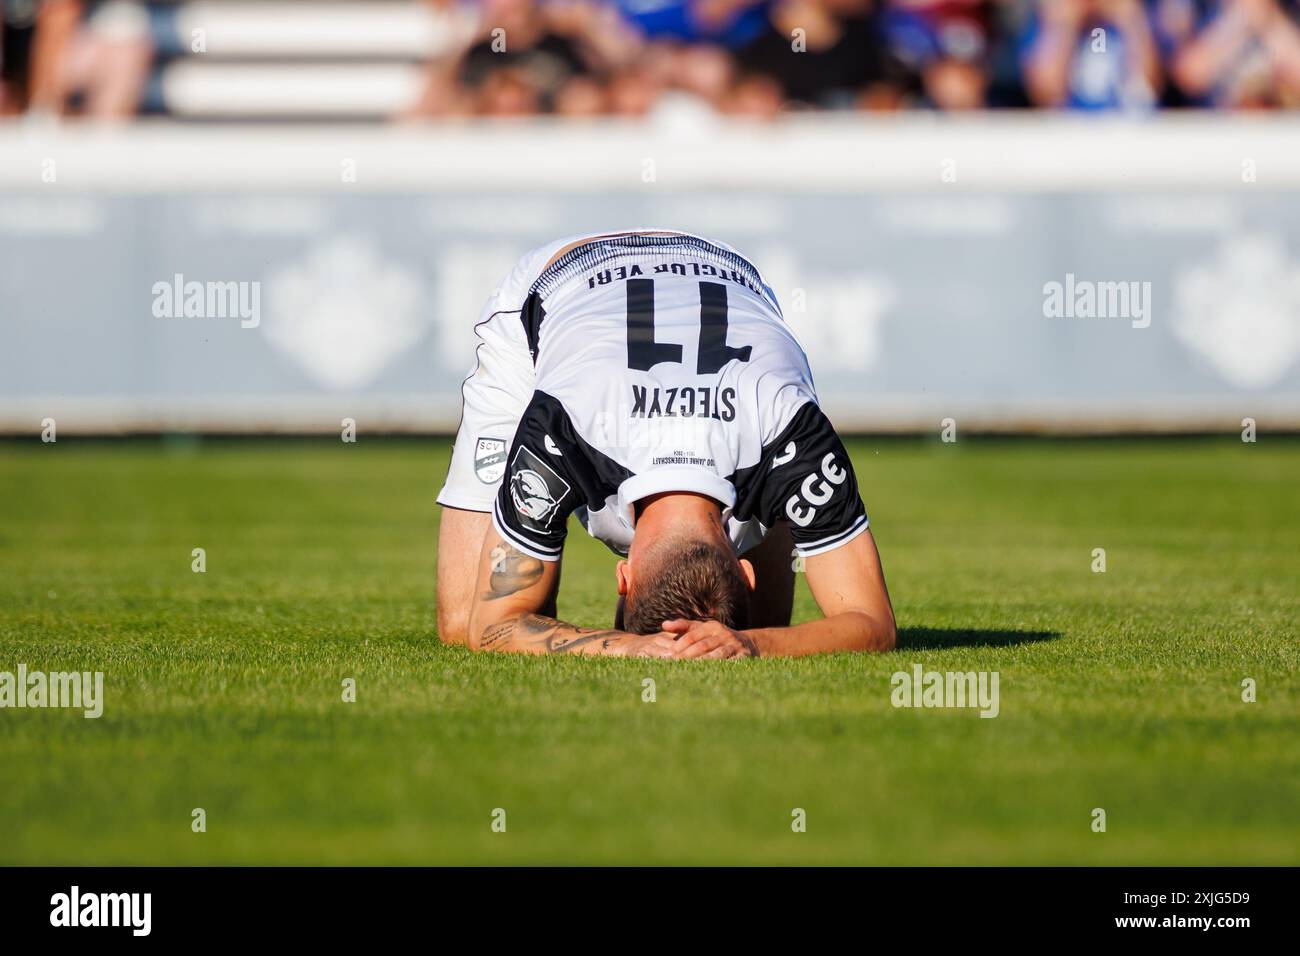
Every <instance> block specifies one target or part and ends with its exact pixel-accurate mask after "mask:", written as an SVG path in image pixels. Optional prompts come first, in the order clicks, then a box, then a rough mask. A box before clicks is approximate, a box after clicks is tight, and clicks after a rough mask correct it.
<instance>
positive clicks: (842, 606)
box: [664, 531, 896, 660]
mask: <svg viewBox="0 0 1300 956" xmlns="http://www.w3.org/2000/svg"><path fill="white" fill-rule="evenodd" d="M805 571H806V572H807V576H808V587H809V588H810V589H811V590H812V593H813V597H814V598H815V599H816V601H817V605H818V607H820V608H821V610H822V613H823V614H824V615H825V617H823V618H822V619H821V620H818V621H808V622H807V623H804V624H794V625H791V626H789V627H763V628H751V629H749V630H745V631H732V630H730V629H729V628H727V627H724V626H723V625H722V624H719V623H718V622H717V621H667V622H665V626H664V629H665V630H666V631H668V632H670V633H673V634H676V635H678V640H677V642H676V644H675V645H674V652H673V656H674V657H676V658H678V659H680V660H692V659H696V658H726V657H801V656H803V655H805V654H826V653H830V652H833V651H891V650H893V649H894V643H895V637H896V633H895V627H894V609H893V607H892V606H891V605H890V603H889V592H888V590H887V589H886V588H885V574H884V571H883V570H882V569H881V566H880V555H879V553H878V552H877V551H876V542H875V540H874V539H873V538H872V536H871V532H870V531H864V532H863V533H861V534H859V535H858V536H857V537H856V538H854V539H853V540H852V541H850V542H848V543H847V544H844V545H841V546H840V547H838V548H836V549H835V550H834V551H828V552H826V553H824V554H815V555H812V556H811V557H809V558H807V559H806V562H805Z"/></svg>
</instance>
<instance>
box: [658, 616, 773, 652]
mask: <svg viewBox="0 0 1300 956" xmlns="http://www.w3.org/2000/svg"><path fill="white" fill-rule="evenodd" d="M664 630H665V631H667V632H668V633H669V634H674V635H676V636H677V639H676V640H675V641H674V642H673V644H674V647H673V652H672V656H673V657H674V658H676V659H677V660H682V661H689V660H696V659H702V660H717V659H721V658H728V657H757V656H758V648H757V647H755V646H754V641H753V640H752V639H751V638H750V637H749V636H747V635H746V634H745V633H744V632H743V631H733V630H732V629H731V628H729V627H726V626H725V625H723V624H719V623H718V622H717V621H689V620H685V619H678V620H675V621H664Z"/></svg>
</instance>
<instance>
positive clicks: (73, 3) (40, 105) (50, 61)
mask: <svg viewBox="0 0 1300 956" xmlns="http://www.w3.org/2000/svg"><path fill="white" fill-rule="evenodd" d="M152 60H153V39H152V34H151V33H150V29H149V15H148V13H147V12H146V11H145V9H144V7H143V6H142V5H141V4H139V3H134V2H128V0H112V2H109V3H103V4H99V5H97V6H95V7H94V8H93V9H92V10H91V11H90V13H89V15H87V10H86V5H85V4H84V3H81V2H79V0H45V2H44V3H42V4H41V6H40V10H39V14H38V19H37V22H36V32H35V35H34V38H33V42H32V49H31V82H30V88H29V97H28V103H27V106H28V108H29V109H31V110H34V111H37V112H42V113H49V114H53V115H65V114H69V113H72V114H78V115H83V116H87V117H90V118H92V119H101V120H120V119H125V118H127V117H130V116H133V115H135V113H136V111H137V110H138V109H139V107H140V97H141V94H142V93H143V91H144V87H145V83H146V82H147V80H148V78H149V66H150V63H151V61H152Z"/></svg>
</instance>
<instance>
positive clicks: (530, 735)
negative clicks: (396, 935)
mask: <svg viewBox="0 0 1300 956" xmlns="http://www.w3.org/2000/svg"><path fill="white" fill-rule="evenodd" d="M851 451H852V453H853V455H854V459H855V462H856V465H857V468H858V475H859V480H860V483H861V486H862V489H863V497H864V498H865V500H866V502H867V507H868V511H869V513H870V514H871V517H872V524H873V527H874V529H875V533H876V536H877V540H878V542H879V544H880V548H881V551H882V554H883V557H884V561H885V569H886V572H887V574H888V577H889V583H890V588H891V591H892V594H893V598H894V605H895V608H896V611H897V615H898V621H899V626H900V646H899V649H898V651H897V652H896V653H893V654H887V655H880V656H865V655H837V656H829V657H821V658H816V659H805V660H799V661H783V660H757V661H740V662H715V663H703V664H701V663H676V664H670V663H664V662H649V661H620V660H599V659H573V658H546V659H535V658H524V657H493V656H486V655H482V656H478V655H473V654H471V653H469V652H467V651H464V650H461V649H449V648H446V647H443V646H442V645H441V644H440V643H439V642H438V640H437V637H436V634H435V629H434V620H435V615H434V606H433V581H434V562H435V541H436V531H437V521H438V509H437V508H436V506H435V505H434V502H433V499H434V494H435V493H436V490H437V487H438V485H439V484H440V481H441V478H442V475H443V472H444V470H445V467H446V461H447V455H448V452H449V444H448V443H447V442H445V441H415V440H411V441H397V440H394V441H381V440H367V439H365V438H364V437H363V438H362V440H361V441H360V442H359V443H357V444H355V445H345V444H343V443H341V442H338V441H333V442H329V441H323V440H322V441H307V440H285V441H271V440H264V441H263V440H259V441H248V442H234V441H203V442H199V441H196V440H177V441H172V442H163V441H130V442H117V443H114V442H87V441H78V440H76V439H74V438H66V437H65V438H62V439H61V440H60V441H59V442H58V443H57V444H56V445H42V444H40V443H39V442H37V441H23V442H18V441H7V442H4V443H0V499H2V500H3V501H4V510H3V515H4V517H3V521H0V671H14V670H16V668H17V665H18V664H20V663H25V664H26V665H27V667H28V668H29V669H32V670H35V669H41V670H71V669H78V670H102V671H103V672H104V673H105V675H106V677H105V695H106V704H105V711H104V716H103V717H102V718H100V719H99V720H87V719H84V718H83V717H82V716H81V714H80V712H72V711H68V710H52V709H47V710H33V709H26V710H17V709H5V710H0V863H6V864H110V863H125V864H208V863H251V864H272V863H327V864H361V863H396V864H421V863H455V864H496V863H528V864H534V863H639V862H645V863H656V864H658V863H664V864H668V863H684V864H705V863H738V864H760V863H792V864H811V863H831V864H849V863H866V864H876V863H884V864H930V863H951V864H1045V863H1065V864H1176V863H1177V864H1229V863H1238V864H1296V863H1300V836H1298V835H1300V740H1298V733H1297V728H1300V687H1298V681H1297V676H1298V673H1300V641H1298V640H1297V624H1296V621H1297V617H1298V615H1300V606H1298V603H1297V582H1298V581H1300V494H1298V493H1297V489H1298V488H1300V442H1297V441H1294V440H1282V439H1270V438H1267V437H1265V438H1263V439H1262V440H1261V441H1260V442H1259V443H1258V444H1255V445H1243V444H1242V443H1241V442H1240V441H1237V440H1229V439H1224V440H1215V441H1211V440H1191V439H1188V440H1155V441H1139V440H1123V441H1095V440H1076V441H1046V440H1044V441H1034V440H1024V441H994V440H963V441H962V442H961V443H959V444H957V445H943V444H940V443H938V442H928V441H920V440H904V439H887V440H877V439H869V440H860V441H855V442H852V443H851ZM570 541H571V545H570V553H569V555H568V557H567V558H566V567H565V572H564V587H563V591H562V594H561V603H560V612H561V614H562V615H563V616H565V617H567V618H568V619H570V620H573V621H575V622H576V623H580V624H587V625H598V624H599V625H604V624H607V623H608V622H609V621H610V619H611V613H612V607H613V577H612V575H613V558H612V557H611V556H610V555H609V554H608V553H607V552H605V550H604V549H603V547H601V546H600V545H598V544H596V543H594V542H592V541H591V540H589V539H588V538H587V537H586V535H585V534H583V533H582V532H581V530H580V529H577V530H575V533H574V534H573V535H572V536H571V538H570ZM197 547H202V548H204V549H206V553H207V571H206V573H204V574H196V573H193V572H192V571H191V568H190V565H191V550H192V549H193V548H197ZM1094 548H1105V549H1106V552H1107V571H1106V573H1104V574H1096V573H1093V572H1092V571H1091V569H1090V565H1091V563H1092V550H1093V549H1094ZM466 573H467V574H468V573H472V569H470V568H466ZM800 591H801V593H800V595H799V600H798V604H797V606H796V617H797V618H804V617H808V616H810V615H811V614H813V613H814V610H815V609H814V607H813V605H812V603H811V600H810V599H809V597H808V595H807V593H806V589H804V588H803V586H802V585H800ZM914 663H920V664H922V665H924V666H925V667H926V668H927V669H931V670H943V671H947V670H961V671H966V670H996V671H998V672H999V674H1000V689H1001V713H1000V715H999V716H998V717H997V718H996V719H980V718H979V717H978V716H977V714H976V712H975V711H972V710H910V709H895V708H893V707H892V706H891V703H890V690H891V688H890V677H891V675H892V674H893V673H894V672H895V671H899V670H908V669H910V668H911V666H912V665H913V664H914ZM348 677H351V678H354V679H355V680H356V682H357V701H356V703H351V704H349V703H344V702H343V701H342V700H341V682H342V681H343V679H344V678H348ZM646 677H651V678H653V679H654V680H655V682H656V691H657V700H656V701H655V702H653V703H645V702H643V701H642V681H643V679H644V678H646ZM1248 677H1249V678H1253V679H1254V680H1255V681H1256V682H1257V686H1258V701H1257V702H1256V703H1244V702H1243V701H1242V699H1241V693H1242V690H1241V681H1242V680H1243V679H1244V678H1248ZM196 807H202V808H204V810H205V811H206V814H207V832H206V833H194V832H191V826H190V824H191V810H192V809H193V808H196ZM1095 807H1101V808H1104V809H1105V810H1106V813H1107V824H1108V826H1107V832H1105V833H1094V832H1092V830H1091V823H1092V810H1093V808H1095ZM495 808H504V809H505V810H506V820H507V829H506V832H505V833H494V832H492V829H491V826H490V824H491V821H492V812H493V810H494V809H495ZM794 808H803V809H804V810H805V811H806V814H807V831H806V832H804V833H795V832H792V830H791V812H792V810H793V809H794Z"/></svg>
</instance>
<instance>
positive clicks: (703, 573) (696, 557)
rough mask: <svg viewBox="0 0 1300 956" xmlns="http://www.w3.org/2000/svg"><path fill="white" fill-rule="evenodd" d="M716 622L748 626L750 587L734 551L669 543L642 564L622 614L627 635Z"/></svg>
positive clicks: (690, 542) (733, 626) (692, 542)
mask: <svg viewBox="0 0 1300 956" xmlns="http://www.w3.org/2000/svg"><path fill="white" fill-rule="evenodd" d="M676 618H686V619H687V620H692V621H705V620H713V621H717V622H719V623H720V624H723V625H725V626H727V627H729V628H731V629H733V630H737V631H739V630H743V629H744V628H746V627H748V626H749V582H748V580H746V578H745V572H744V571H742V570H741V568H740V562H739V561H737V560H736V556H735V554H734V553H733V552H732V550H731V548H730V546H729V545H727V544H725V543H721V542H719V543H717V544H714V543H710V542H705V541H699V540H687V541H684V542H683V541H680V540H679V541H666V542H664V543H663V544H662V545H660V546H659V547H657V548H656V549H654V551H652V552H651V553H650V554H647V555H645V556H643V558H642V560H641V562H639V563H638V566H637V569H636V575H635V576H634V578H633V584H632V590H631V591H630V592H629V593H628V595H627V601H626V603H625V605H624V608H623V629H624V630H626V631H628V632H630V633H632V634H654V633H656V632H657V631H661V630H663V624H664V621H671V620H674V619H676Z"/></svg>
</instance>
